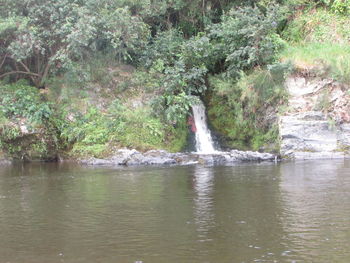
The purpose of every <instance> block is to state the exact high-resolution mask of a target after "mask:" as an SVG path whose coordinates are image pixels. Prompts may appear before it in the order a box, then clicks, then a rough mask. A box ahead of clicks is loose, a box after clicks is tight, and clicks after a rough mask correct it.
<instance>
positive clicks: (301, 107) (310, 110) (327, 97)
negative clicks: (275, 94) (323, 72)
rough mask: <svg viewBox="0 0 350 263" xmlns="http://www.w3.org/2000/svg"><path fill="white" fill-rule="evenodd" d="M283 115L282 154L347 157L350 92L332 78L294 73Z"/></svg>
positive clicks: (288, 156)
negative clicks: (309, 76) (301, 75)
mask: <svg viewBox="0 0 350 263" xmlns="http://www.w3.org/2000/svg"><path fill="white" fill-rule="evenodd" d="M286 88H287V89H288V91H289V93H290V99H289V105H288V109H287V111H286V113H285V114H284V115H283V116H280V120H279V130H280V136H281V154H282V156H283V157H287V158H292V159H322V158H345V157H348V156H349V150H350V123H349V122H350V115H349V114H350V94H349V89H348V87H347V86H345V85H343V84H341V83H338V82H335V81H333V80H331V79H322V80H320V79H317V78H307V77H300V76H294V77H290V78H289V79H288V80H287V82H286Z"/></svg>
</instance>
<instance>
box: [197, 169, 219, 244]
mask: <svg viewBox="0 0 350 263" xmlns="http://www.w3.org/2000/svg"><path fill="white" fill-rule="evenodd" d="M193 183H194V191H195V197H194V221H195V223H196V226H197V232H198V238H199V241H201V242H204V241H210V239H209V240H208V232H209V230H210V228H212V227H213V226H214V220H215V218H214V213H213V185H214V172H213V168H210V167H204V166H196V167H195V170H194V175H193Z"/></svg>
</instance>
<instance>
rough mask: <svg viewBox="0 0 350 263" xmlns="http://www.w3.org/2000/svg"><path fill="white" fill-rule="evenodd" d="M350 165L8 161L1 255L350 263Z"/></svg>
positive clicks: (1, 178)
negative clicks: (85, 165)
mask: <svg viewBox="0 0 350 263" xmlns="http://www.w3.org/2000/svg"><path fill="white" fill-rule="evenodd" d="M349 174H350V162H349V161H322V162H302V163H282V164H278V165H274V164H247V165H237V166H233V167H204V166H186V167H156V168H155V167H147V168H145V167H143V168H121V169H110V168H108V169H107V168H99V169H90V168H82V167H69V166H65V165H63V166H61V165H52V164H45V165H28V166H24V167H22V166H14V167H7V168H6V167H0V262H1V263H2V262H11V263H22V262H25V263H38V262H45V263H56V262H72V263H78V262H84V263H90V262H91V263H93V262H104V263H112V262H122V263H124V262H125V263H128V262H130V263H133V262H135V261H141V262H144V263H147V262H152V263H162V262H167V263H175V262H176V263H177V262H186V263H187V262H188V263H197V262H212V263H217V262H220V263H226V262H227V263H229V262H293V261H294V262H350V255H349V253H350V250H349V248H348V241H349V240H350V223H349V218H350V206H349V205H348V204H349V203H350V176H349Z"/></svg>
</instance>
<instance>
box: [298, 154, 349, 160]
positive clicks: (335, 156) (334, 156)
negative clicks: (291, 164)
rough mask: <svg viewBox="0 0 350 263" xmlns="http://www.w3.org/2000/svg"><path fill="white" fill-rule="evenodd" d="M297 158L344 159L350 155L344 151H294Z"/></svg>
mask: <svg viewBox="0 0 350 263" xmlns="http://www.w3.org/2000/svg"><path fill="white" fill-rule="evenodd" d="M292 157H293V159H295V160H321V159H344V158H349V157H350V156H349V155H347V154H345V153H343V152H293V155H292Z"/></svg>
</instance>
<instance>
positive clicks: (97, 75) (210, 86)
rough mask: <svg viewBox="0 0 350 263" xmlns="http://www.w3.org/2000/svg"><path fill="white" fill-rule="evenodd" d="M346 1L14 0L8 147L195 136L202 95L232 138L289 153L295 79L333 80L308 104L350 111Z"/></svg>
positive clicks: (142, 144)
mask: <svg viewBox="0 0 350 263" xmlns="http://www.w3.org/2000/svg"><path fill="white" fill-rule="evenodd" d="M349 6H350V3H348V1H338V0H335V1H331V2H328V1H302V0H287V1H268V0H260V1H216V0H211V1H197V0H196V1H185V0H176V1H150V2H149V1H118V0H110V1H108V0H104V1H94V0H90V1H85V2H84V3H82V2H80V1H75V0H64V1H60V3H57V2H56V1H53V0H48V1H44V2H42V1H37V0H31V1H27V2H25V4H24V3H22V2H21V1H7V0H5V3H4V5H2V6H1V7H0V43H1V49H0V79H1V84H0V92H1V98H0V147H1V149H2V150H1V151H2V152H3V153H2V154H3V155H4V156H6V157H7V158H15V159H20V160H57V159H62V158H63V159H67V158H68V159H76V158H86V157H90V156H92V157H98V158H102V157H107V156H110V155H112V154H113V153H114V152H115V151H117V150H118V149H120V148H124V147H126V148H129V149H137V150H139V151H147V150H152V149H163V150H167V151H170V152H179V151H184V150H190V149H191V136H193V135H192V132H191V129H190V128H189V127H188V123H187V118H188V116H190V115H191V114H192V113H191V105H193V104H194V103H196V101H197V100H198V98H201V99H202V100H203V101H204V102H205V104H206V107H207V115H208V118H209V124H210V127H211V129H212V131H213V133H214V134H215V135H216V138H217V139H218V141H219V142H220V144H221V147H222V148H223V149H239V150H259V151H267V152H274V153H280V150H281V143H282V148H283V141H281V140H280V135H281V134H280V127H279V122H278V121H279V116H286V115H291V114H294V113H296V112H295V111H293V110H292V108H293V105H294V104H293V101H292V99H293V95H291V92H290V89H288V83H290V81H291V79H295V78H299V77H301V78H303V79H304V80H305V81H306V82H309V81H310V82H312V81H319V82H322V81H329V83H335V84H334V85H328V86H327V85H326V86H324V87H323V88H322V92H319V93H318V94H316V95H315V96H314V98H313V99H312V102H310V103H311V104H312V105H311V106H310V105H309V106H305V107H304V109H303V110H299V111H300V112H305V111H310V110H316V111H320V112H321V113H322V114H324V118H325V121H326V122H328V123H331V124H333V126H337V125H342V124H343V123H348V122H350V117H349V116H348V113H349V111H348V110H349V103H348V99H349V95H350V94H349V89H348V87H349V85H350V62H349V61H350V48H349V46H348V42H349V40H350V23H349V22H350V21H349V20H350V19H349V18H348V17H349V16H348V14H349V12H350V8H349ZM286 83H287V84H286ZM335 86H336V87H338V88H337V90H340V91H341V95H339V96H340V97H339V96H338V98H337V101H341V102H339V103H338V104H335V100H334V99H333V97H334V96H335V95H334V94H335V90H336V89H335V88H334V87H335ZM337 92H338V91H337ZM337 94H339V92H338V93H337ZM310 103H309V104H310ZM291 104H293V105H291ZM346 144H347V141H346V142H345V145H343V146H341V150H342V151H347V149H348V148H347V147H346ZM339 149H340V148H339V147H336V148H335V149H334V150H337V151H338V150H339ZM282 154H284V152H283V153H282Z"/></svg>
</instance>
